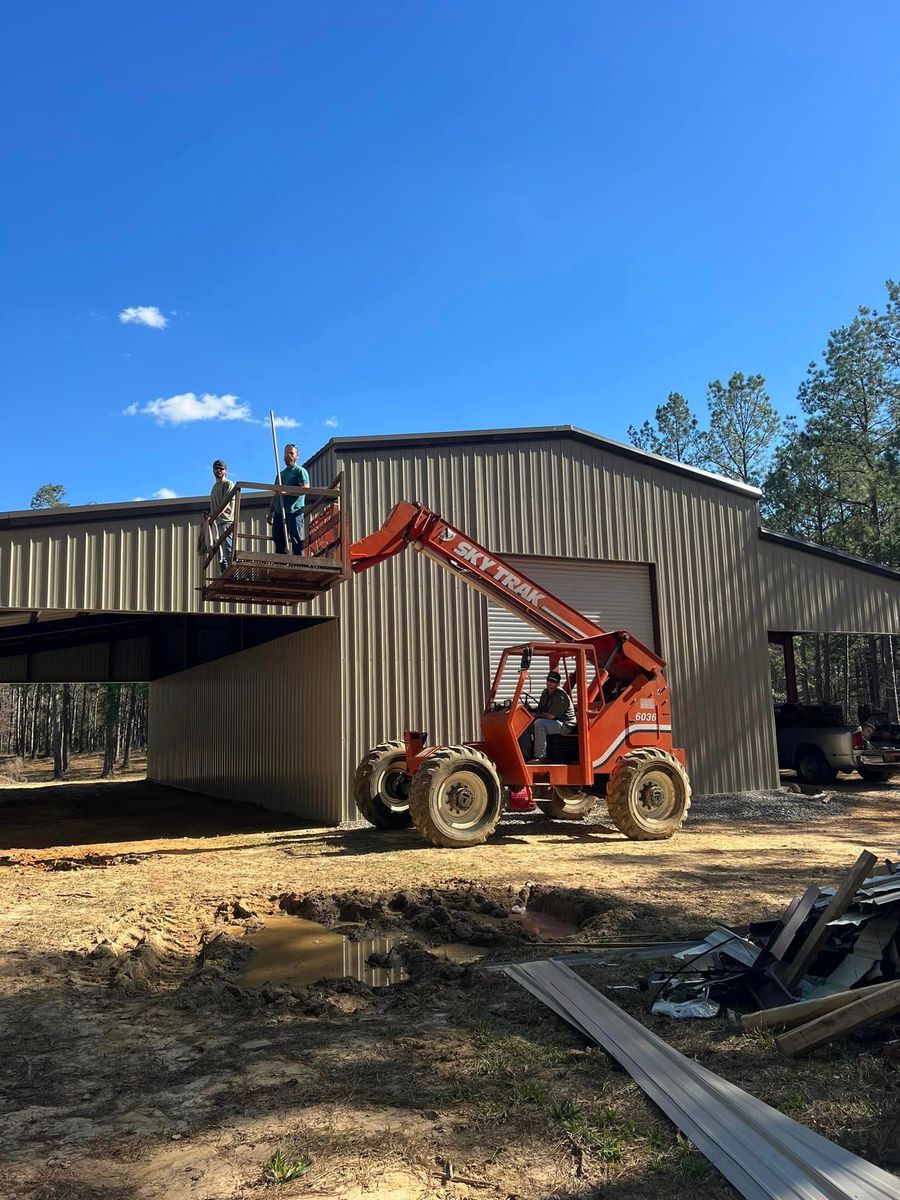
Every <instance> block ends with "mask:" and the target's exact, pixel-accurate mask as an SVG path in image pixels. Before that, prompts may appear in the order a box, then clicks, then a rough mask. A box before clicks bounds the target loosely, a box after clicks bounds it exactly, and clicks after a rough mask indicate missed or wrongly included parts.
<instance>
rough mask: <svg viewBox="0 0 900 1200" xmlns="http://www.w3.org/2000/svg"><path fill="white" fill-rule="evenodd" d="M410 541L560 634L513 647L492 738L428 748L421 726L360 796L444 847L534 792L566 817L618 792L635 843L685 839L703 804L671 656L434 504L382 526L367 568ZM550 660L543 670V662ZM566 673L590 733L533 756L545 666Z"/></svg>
mask: <svg viewBox="0 0 900 1200" xmlns="http://www.w3.org/2000/svg"><path fill="white" fill-rule="evenodd" d="M407 546H412V547H413V548H414V549H416V550H418V551H420V553H422V554H425V555H427V556H428V557H429V558H432V559H434V560H435V562H438V563H440V564H441V565H442V566H444V567H447V568H449V569H450V570H452V571H453V572H455V573H456V574H457V575H460V576H461V577H462V578H463V579H464V580H465V581H466V583H469V584H471V585H472V586H473V587H475V588H477V589H478V590H479V591H480V592H483V593H484V594H485V595H487V596H489V597H490V598H491V599H493V600H496V601H498V602H499V603H501V604H503V605H505V607H506V608H508V609H510V610H511V611H512V612H513V613H516V614H517V615H519V616H521V617H523V618H525V619H526V620H527V621H528V622H530V624H532V625H534V626H535V627H536V628H537V629H538V630H539V631H540V632H541V633H543V634H544V635H545V636H546V637H547V638H548V639H549V640H547V641H536V642H530V643H527V644H524V645H519V646H512V647H510V648H509V649H507V650H504V651H503V654H502V657H501V659H500V664H499V666H498V668H497V672H496V675H495V676H494V681H493V684H492V686H491V690H490V694H489V695H488V698H487V703H486V705H485V709H484V712H483V713H482V716H481V740H480V741H477V742H467V743H461V744H459V745H453V746H428V745H426V740H427V734H426V733H424V732H422V731H420V730H409V731H407V732H406V734H405V735H404V739H403V741H385V742H382V743H380V744H379V745H377V746H375V747H374V748H373V749H372V750H370V751H369V752H368V754H366V755H365V756H364V758H363V759H362V761H361V762H360V764H359V766H358V768H357V770H356V775H355V779H354V795H355V799H356V805H357V808H358V809H359V811H360V813H361V814H362V815H363V816H364V817H365V818H366V820H367V821H369V822H370V823H371V824H372V825H375V826H377V827H378V828H380V829H400V828H403V827H405V826H407V825H409V824H410V823H412V824H414V825H415V827H416V829H417V830H418V831H419V833H421V834H422V836H423V837H424V838H426V839H427V840H428V841H429V842H431V843H432V844H433V845H435V846H450V847H460V846H475V845H478V844H479V843H481V842H484V841H485V840H486V839H487V838H488V837H489V836H490V835H491V833H493V831H494V829H495V828H496V826H497V823H498V821H499V820H500V816H501V814H502V813H503V810H504V808H505V801H506V791H507V789H510V790H521V789H525V788H528V789H531V792H532V795H533V796H534V799H535V801H536V802H537V803H538V805H539V806H540V807H541V808H542V809H543V810H544V811H545V812H546V813H548V814H549V815H551V816H556V817H581V816H585V815H586V814H587V813H588V812H589V811H590V810H591V809H592V808H593V806H594V804H595V803H596V800H597V797H600V796H605V798H606V804H607V808H608V809H609V815H610V817H611V818H612V820H613V822H614V823H615V825H616V827H617V828H618V829H619V830H621V832H622V833H624V834H625V835H626V837H629V838H636V839H639V840H651V839H659V838H669V837H671V836H672V835H673V834H674V833H675V832H676V831H677V830H678V829H679V828H680V826H681V824H682V822H683V821H684V819H685V817H686V815H687V810H688V808H689V807H690V803H691V799H690V798H691V785H690V782H689V780H688V775H687V772H686V770H685V767H684V751H683V750H679V749H675V748H674V747H673V746H672V720H671V713H670V707H669V689H668V686H667V684H666V680H665V678H664V676H663V668H664V666H665V663H664V662H663V660H662V659H661V658H659V657H658V655H656V654H654V653H653V651H652V650H649V649H648V648H647V647H646V646H644V645H642V644H641V642H639V641H637V639H636V638H633V637H631V635H630V634H628V633H625V632H624V631H620V632H618V633H609V632H607V631H606V630H604V629H601V628H600V627H599V626H598V625H595V624H594V622H593V621H590V620H588V618H587V617H585V616H583V615H582V614H581V613H579V612H576V611H575V609H573V608H570V607H569V605H568V604H566V603H565V602H564V601H562V600H560V599H559V598H558V597H556V596H552V595H550V594H549V593H548V592H547V591H546V590H545V589H543V588H541V587H539V586H538V585H537V584H535V583H534V582H532V581H531V580H530V579H527V578H526V577H525V576H524V575H523V574H522V573H521V571H514V570H513V569H512V568H511V567H509V566H508V565H507V564H506V563H504V562H503V560H502V559H500V558H498V557H497V555H495V554H491V553H490V552H489V551H487V550H485V549H484V548H483V547H482V546H479V545H478V543H477V542H475V541H473V540H472V538H470V537H467V536H466V535H465V534H463V533H461V532H460V531H459V530H458V529H454V528H453V526H452V525H450V524H449V523H448V522H447V521H445V520H444V518H443V517H441V516H439V515H438V514H437V513H434V512H432V511H431V510H430V509H428V508H425V507H424V505H421V504H411V503H409V502H408V501H401V502H400V503H399V504H397V505H396V506H395V507H394V509H393V510H392V512H391V514H390V516H389V517H388V519H387V520H386V521H385V523H384V525H383V526H382V527H381V529H379V530H377V531H376V532H375V533H372V534H370V535H369V536H368V537H365V538H362V539H361V540H359V541H357V542H355V543H354V544H353V546H352V547H351V549H350V563H351V566H352V569H353V571H354V572H360V571H365V570H368V569H369V568H370V567H374V566H376V565H377V564H378V563H381V562H384V561H385V560H386V559H388V558H391V557H393V555H395V554H398V553H399V552H400V551H401V550H404V549H405V548H406V547H407ZM541 662H546V670H544V671H540V672H538V671H537V670H536V667H535V664H536V663H538V664H540V663H541ZM532 671H535V673H536V675H537V677H538V678H539V679H541V680H543V678H544V676H545V675H546V674H547V673H548V672H550V671H556V672H558V673H559V674H560V676H561V679H562V680H563V686H564V687H565V688H566V690H567V691H568V692H569V694H570V696H571V698H572V701H573V704H574V706H575V711H576V714H577V730H576V731H575V732H574V733H571V734H565V733H563V734H558V735H555V736H554V735H551V736H550V738H549V740H548V755H547V757H548V760H552V761H548V762H546V763H543V762H541V763H529V762H528V761H527V760H528V759H529V758H530V757H531V725H532V722H533V721H534V713H535V711H536V699H535V697H534V696H533V695H532V693H531V692H530V686H531V684H530V680H531V673H532Z"/></svg>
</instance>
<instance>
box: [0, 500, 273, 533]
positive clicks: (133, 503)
mask: <svg viewBox="0 0 900 1200" xmlns="http://www.w3.org/2000/svg"><path fill="white" fill-rule="evenodd" d="M268 503H269V497H268V496H265V495H260V496H250V495H248V496H245V497H242V498H241V507H242V508H246V507H247V506H248V505H250V506H255V505H261V504H268ZM208 511H209V496H208V495H206V496H179V497H177V499H172V500H120V501H116V502H115V503H112V504H61V505H58V506H56V507H54V508H24V509H17V510H15V511H13V512H5V513H0V530H2V529H15V528H17V527H20V526H22V525H62V524H72V523H73V522H74V523H76V524H83V523H84V522H86V521H107V520H109V517H110V515H113V514H114V515H116V516H119V517H121V518H123V519H124V518H126V517H157V516H159V517H164V516H170V515H171V514H173V513H192V512H208Z"/></svg>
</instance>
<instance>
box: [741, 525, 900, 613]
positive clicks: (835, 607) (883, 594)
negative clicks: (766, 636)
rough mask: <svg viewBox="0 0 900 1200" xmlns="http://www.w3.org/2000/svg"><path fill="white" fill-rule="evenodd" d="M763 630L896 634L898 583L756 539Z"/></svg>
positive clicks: (805, 551) (804, 552) (898, 599)
mask: <svg viewBox="0 0 900 1200" xmlns="http://www.w3.org/2000/svg"><path fill="white" fill-rule="evenodd" d="M758 556H759V564H760V571H759V574H760V589H761V596H762V603H763V613H764V618H765V622H766V628H767V629H771V630H775V631H778V632H780V633H869V634H885V633H891V634H897V633H900V580H896V579H891V578H889V577H888V576H887V575H885V574H880V573H879V572H877V571H871V570H866V569H865V568H864V567H861V566H853V565H852V564H850V563H842V562H837V561H835V560H834V559H827V558H823V557H821V556H820V555H819V554H816V553H813V552H811V551H808V550H803V549H801V548H799V547H797V546H786V545H781V544H779V543H776V542H771V541H767V540H766V539H765V538H760V540H759V548H758Z"/></svg>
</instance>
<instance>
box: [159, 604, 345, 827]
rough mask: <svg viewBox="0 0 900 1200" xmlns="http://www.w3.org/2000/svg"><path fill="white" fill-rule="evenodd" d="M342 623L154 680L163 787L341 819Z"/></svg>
mask: <svg viewBox="0 0 900 1200" xmlns="http://www.w3.org/2000/svg"><path fill="white" fill-rule="evenodd" d="M337 654H338V630H337V622H335V621H323V622H322V623H321V624H318V625H313V626H311V627H310V628H309V629H303V630H300V631H299V632H298V633H293V634H289V635H288V636H287V637H284V638H279V639H278V640H277V641H275V642H268V643H266V644H265V645H263V646H257V647H254V648H253V649H252V650H243V651H241V652H240V653H239V654H232V655H229V656H228V657H227V658H222V659H218V660H217V661H216V662H212V663H206V664H204V665H203V666H200V667H194V668H192V669H191V670H189V671H182V672H180V673H178V674H177V675H169V676H166V678H164V679H160V680H156V681H154V682H153V683H151V684H150V740H149V761H148V767H147V774H148V776H149V778H150V779H153V780H155V781H156V782H158V783H165V784H169V785H171V786H172V787H179V788H184V789H185V790H187V791H194V792H205V793H207V794H209V795H212V796H220V797H222V798H223V799H226V800H239V801H243V802H245V803H250V804H260V805H262V806H263V807H264V808H270V809H275V810H276V811H278V812H290V813H296V814H297V815H298V816H301V817H304V818H306V819H310V820H318V821H322V822H325V823H328V824H333V823H336V822H337V821H339V820H340V817H341V795H340V790H341V789H340V775H341V770H340V767H341V762H342V759H343V752H342V721H341V702H340V670H339V667H338V661H337Z"/></svg>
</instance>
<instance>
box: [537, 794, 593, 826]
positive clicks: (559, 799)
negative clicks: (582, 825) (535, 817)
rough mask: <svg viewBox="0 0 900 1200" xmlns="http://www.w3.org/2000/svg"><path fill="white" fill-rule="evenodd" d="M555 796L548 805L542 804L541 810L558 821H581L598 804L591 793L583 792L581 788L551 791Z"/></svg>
mask: <svg viewBox="0 0 900 1200" xmlns="http://www.w3.org/2000/svg"><path fill="white" fill-rule="evenodd" d="M551 790H552V792H553V796H552V798H551V799H550V800H548V801H547V803H546V804H544V803H543V802H541V808H542V809H543V810H544V812H545V813H546V815H547V816H548V817H556V819H557V820H565V819H568V820H571V821H579V820H581V818H582V817H586V816H587V815H588V813H590V812H591V811H592V810H593V808H594V805H595V804H596V803H597V797H596V796H595V795H593V794H592V793H591V792H583V791H581V789H580V788H573V787H558V788H553V789H551Z"/></svg>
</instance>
